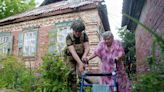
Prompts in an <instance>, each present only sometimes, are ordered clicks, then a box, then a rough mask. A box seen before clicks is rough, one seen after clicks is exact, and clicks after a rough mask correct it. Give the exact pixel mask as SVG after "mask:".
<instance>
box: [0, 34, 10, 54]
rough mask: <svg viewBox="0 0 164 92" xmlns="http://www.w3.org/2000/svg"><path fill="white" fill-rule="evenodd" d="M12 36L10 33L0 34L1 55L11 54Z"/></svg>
mask: <svg viewBox="0 0 164 92" xmlns="http://www.w3.org/2000/svg"><path fill="white" fill-rule="evenodd" d="M11 51H12V35H11V33H10V32H0V54H11Z"/></svg>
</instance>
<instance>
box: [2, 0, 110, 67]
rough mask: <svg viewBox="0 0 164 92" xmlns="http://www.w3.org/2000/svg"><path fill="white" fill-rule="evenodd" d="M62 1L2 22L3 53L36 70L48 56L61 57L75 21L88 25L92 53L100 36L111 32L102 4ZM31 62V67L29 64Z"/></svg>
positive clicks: (96, 0) (94, 0) (95, 0)
mask: <svg viewBox="0 0 164 92" xmlns="http://www.w3.org/2000/svg"><path fill="white" fill-rule="evenodd" d="M73 1H74V0H68V1H65V0H64V1H62V0H61V1H59V2H55V3H52V4H48V5H43V6H40V7H38V8H35V9H33V10H30V11H27V12H24V13H21V14H18V15H15V16H11V17H8V18H5V19H2V20H0V45H1V46H0V53H3V54H13V55H15V56H19V57H22V59H23V60H24V61H25V63H26V65H29V64H31V65H32V67H37V66H39V65H40V64H41V62H42V60H41V57H43V56H44V55H45V54H46V53H54V51H55V50H57V51H58V52H59V53H60V52H61V51H62V50H63V48H64V47H65V37H66V35H67V34H68V33H69V32H71V31H72V30H71V29H70V25H71V23H72V22H73V21H74V20H82V21H84V23H85V25H86V30H85V31H86V32H87V34H88V36H89V39H92V40H89V43H90V47H91V51H93V49H94V48H95V46H96V44H97V43H98V42H99V40H100V34H101V32H103V31H104V30H109V23H108V17H107V11H106V6H105V5H103V4H101V2H103V1H102V0H79V1H78V2H73ZM29 62H30V63H29Z"/></svg>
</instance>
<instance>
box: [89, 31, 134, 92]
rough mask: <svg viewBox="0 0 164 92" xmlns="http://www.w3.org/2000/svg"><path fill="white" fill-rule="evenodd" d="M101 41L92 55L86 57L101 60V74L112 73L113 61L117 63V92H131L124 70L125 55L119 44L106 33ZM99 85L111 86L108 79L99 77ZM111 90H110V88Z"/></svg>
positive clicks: (110, 79) (111, 35)
mask: <svg viewBox="0 0 164 92" xmlns="http://www.w3.org/2000/svg"><path fill="white" fill-rule="evenodd" d="M102 37H103V40H102V41H101V42H99V44H98V46H97V48H96V49H95V51H94V53H93V54H92V55H90V56H89V57H87V60H90V59H92V58H94V57H96V56H98V57H99V58H100V59H101V62H102V64H101V72H112V71H113V70H114V69H113V68H114V64H115V61H116V63H117V82H118V90H119V92H131V88H130V83H129V80H128V77H127V74H126V73H125V70H124V65H123V57H124V55H125V53H124V49H123V47H122V45H121V42H119V41H117V40H114V39H113V34H112V33H111V32H110V31H106V32H104V33H103V34H102ZM100 84H110V85H112V84H113V79H112V78H110V77H101V80H100ZM110 89H111V90H113V89H112V88H110Z"/></svg>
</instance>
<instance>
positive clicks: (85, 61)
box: [81, 55, 88, 64]
mask: <svg viewBox="0 0 164 92" xmlns="http://www.w3.org/2000/svg"><path fill="white" fill-rule="evenodd" d="M81 60H82V61H83V62H84V63H85V64H88V60H87V57H86V56H85V55H83V57H82V58H81Z"/></svg>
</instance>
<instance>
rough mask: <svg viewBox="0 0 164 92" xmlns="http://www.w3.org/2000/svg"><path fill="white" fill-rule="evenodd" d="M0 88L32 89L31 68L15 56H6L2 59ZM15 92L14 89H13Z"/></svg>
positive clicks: (27, 91)
mask: <svg viewBox="0 0 164 92" xmlns="http://www.w3.org/2000/svg"><path fill="white" fill-rule="evenodd" d="M0 65H1V66H0V75H1V76H0V89H2V88H5V89H8V90H9V89H10V90H15V91H18V92H20V91H26V92H30V91H31V80H32V78H33V75H32V74H30V70H29V69H27V68H26V67H25V65H24V64H23V63H22V62H20V60H19V59H18V58H16V57H14V56H8V57H6V58H5V57H4V58H3V59H2V60H1V61H0ZM12 92H13V91H12Z"/></svg>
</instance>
